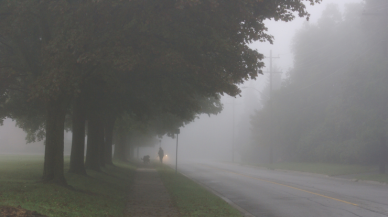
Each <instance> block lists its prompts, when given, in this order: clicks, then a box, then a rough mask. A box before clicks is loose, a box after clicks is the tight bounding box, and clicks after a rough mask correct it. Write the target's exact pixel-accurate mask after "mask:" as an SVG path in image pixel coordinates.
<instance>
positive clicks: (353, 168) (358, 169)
mask: <svg viewBox="0 0 388 217" xmlns="http://www.w3.org/2000/svg"><path fill="white" fill-rule="evenodd" d="M256 166H259V167H265V168H268V169H279V170H294V171H300V172H307V173H318V174H325V175H329V176H337V175H345V174H357V173H366V172H370V171H372V170H373V169H372V168H371V167H367V166H359V165H347V164H329V163H275V164H272V165H269V164H261V165H256Z"/></svg>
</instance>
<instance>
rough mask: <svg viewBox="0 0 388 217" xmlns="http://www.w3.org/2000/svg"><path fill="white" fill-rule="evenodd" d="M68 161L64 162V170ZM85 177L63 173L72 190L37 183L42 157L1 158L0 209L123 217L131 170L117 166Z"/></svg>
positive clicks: (86, 216)
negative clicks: (3, 207) (9, 207)
mask: <svg viewBox="0 0 388 217" xmlns="http://www.w3.org/2000/svg"><path fill="white" fill-rule="evenodd" d="M68 164H69V158H66V159H65V171H67V170H68ZM116 165H117V167H112V166H110V167H107V168H105V169H103V172H102V173H98V172H93V171H88V175H89V176H88V177H86V176H80V175H75V174H69V173H66V174H65V176H66V179H67V181H68V184H69V185H71V186H72V187H73V188H74V189H73V190H72V189H70V188H65V187H61V186H58V185H54V184H44V183H41V182H39V180H40V177H41V176H42V171H43V156H2V155H0V206H15V207H16V206H19V205H20V206H21V207H22V208H24V209H27V210H32V211H37V212H39V213H40V214H44V215H48V216H55V217H60V216H66V217H72V216H85V217H89V216H93V217H94V216H96V217H97V216H109V217H111V216H122V215H123V212H124V208H125V202H126V196H127V193H128V189H129V186H130V184H131V182H132V180H133V175H134V167H133V166H131V165H128V164H116Z"/></svg>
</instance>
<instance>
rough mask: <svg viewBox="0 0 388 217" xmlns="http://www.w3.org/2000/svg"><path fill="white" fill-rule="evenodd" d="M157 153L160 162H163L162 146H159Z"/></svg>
mask: <svg viewBox="0 0 388 217" xmlns="http://www.w3.org/2000/svg"><path fill="white" fill-rule="evenodd" d="M158 154H159V160H160V163H163V157H164V151H163V149H162V147H160V148H159V152H158Z"/></svg>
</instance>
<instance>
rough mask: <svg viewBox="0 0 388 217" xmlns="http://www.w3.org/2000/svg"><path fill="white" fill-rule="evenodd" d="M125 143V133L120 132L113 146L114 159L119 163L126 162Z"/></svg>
mask: <svg viewBox="0 0 388 217" xmlns="http://www.w3.org/2000/svg"><path fill="white" fill-rule="evenodd" d="M126 142H127V136H126V135H125V133H122V132H120V133H119V134H118V142H117V143H116V144H115V153H114V158H115V159H117V160H119V161H127V159H126V157H125V145H126Z"/></svg>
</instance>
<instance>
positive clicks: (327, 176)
mask: <svg viewBox="0 0 388 217" xmlns="http://www.w3.org/2000/svg"><path fill="white" fill-rule="evenodd" d="M240 166H243V167H250V168H254V169H261V170H273V171H278V172H284V173H294V174H303V175H308V176H312V177H326V178H332V179H336V180H343V181H349V182H359V183H367V184H374V185H383V186H387V185H388V183H385V182H378V181H372V180H363V179H355V178H341V177H337V176H330V175H326V174H320V173H309V172H301V171H297V170H282V169H269V168H267V167H259V166H253V165H248V164H240Z"/></svg>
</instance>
